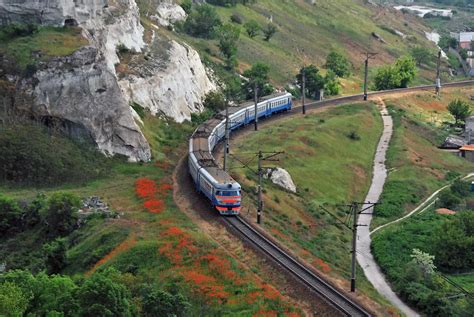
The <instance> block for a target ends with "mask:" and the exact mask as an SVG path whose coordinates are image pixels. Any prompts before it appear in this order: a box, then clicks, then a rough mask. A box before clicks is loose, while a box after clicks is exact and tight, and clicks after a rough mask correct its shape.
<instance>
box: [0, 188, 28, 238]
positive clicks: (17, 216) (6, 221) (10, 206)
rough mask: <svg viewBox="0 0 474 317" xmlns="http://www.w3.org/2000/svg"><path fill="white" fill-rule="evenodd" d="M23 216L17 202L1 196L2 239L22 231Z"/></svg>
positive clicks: (0, 222)
mask: <svg viewBox="0 0 474 317" xmlns="http://www.w3.org/2000/svg"><path fill="white" fill-rule="evenodd" d="M22 216H23V213H22V211H21V209H20V207H19V206H18V204H17V202H16V201H14V200H13V199H11V198H8V197H5V196H1V195H0V237H2V236H5V235H6V234H7V233H14V232H18V231H21V227H22Z"/></svg>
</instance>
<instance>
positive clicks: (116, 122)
mask: <svg viewBox="0 0 474 317" xmlns="http://www.w3.org/2000/svg"><path fill="white" fill-rule="evenodd" d="M98 57H99V55H98V52H97V49H96V48H94V47H91V46H89V47H85V48H82V49H80V50H79V51H77V52H75V53H74V54H73V55H71V56H68V57H62V58H56V59H54V60H53V61H51V62H48V63H46V64H41V65H40V70H39V71H37V72H36V73H35V74H34V77H33V79H28V80H23V82H22V85H23V88H24V89H23V90H24V91H27V92H29V94H30V95H31V96H32V97H33V98H34V100H35V104H34V105H32V108H34V109H32V110H33V112H34V113H35V115H36V116H38V117H51V118H57V119H59V120H61V121H62V122H65V123H66V124H67V126H68V127H69V130H71V128H70V127H73V130H74V131H76V133H77V132H78V133H81V134H82V135H87V134H88V135H89V136H90V138H91V139H92V140H93V141H94V142H95V143H96V144H97V147H98V148H99V149H100V150H101V151H103V152H104V153H106V154H114V153H118V154H123V155H125V156H127V157H129V158H130V160H132V161H137V160H142V161H148V160H149V159H150V158H151V153H150V147H149V145H148V143H147V141H146V140H145V138H144V136H143V135H142V133H141V131H140V129H139V127H138V126H137V124H136V123H135V121H134V119H133V116H132V113H131V111H130V107H129V105H128V104H127V103H126V102H125V100H124V99H123V98H122V96H121V94H120V88H119V87H118V84H117V80H116V77H115V76H114V74H112V73H111V72H110V71H109V70H108V69H107V66H106V65H105V62H104V61H103V59H100V58H98Z"/></svg>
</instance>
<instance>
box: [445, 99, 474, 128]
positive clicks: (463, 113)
mask: <svg viewBox="0 0 474 317" xmlns="http://www.w3.org/2000/svg"><path fill="white" fill-rule="evenodd" d="M448 111H449V113H450V114H451V115H452V116H453V117H454V120H455V125H460V124H461V122H462V121H464V120H466V118H467V117H469V116H470V115H471V107H470V105H469V103H467V102H466V101H463V100H461V99H456V100H453V101H451V102H450V103H449V105H448Z"/></svg>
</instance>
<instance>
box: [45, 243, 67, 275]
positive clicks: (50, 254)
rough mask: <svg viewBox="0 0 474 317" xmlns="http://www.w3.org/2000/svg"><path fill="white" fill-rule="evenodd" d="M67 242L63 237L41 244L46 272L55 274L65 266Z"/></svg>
mask: <svg viewBox="0 0 474 317" xmlns="http://www.w3.org/2000/svg"><path fill="white" fill-rule="evenodd" d="M66 251H67V242H66V239H64V238H57V239H56V240H54V241H52V242H50V243H46V244H44V245H43V252H44V254H45V257H46V270H47V273H48V274H57V273H59V272H61V270H62V269H63V268H64V267H65V266H66V264H67V261H66Z"/></svg>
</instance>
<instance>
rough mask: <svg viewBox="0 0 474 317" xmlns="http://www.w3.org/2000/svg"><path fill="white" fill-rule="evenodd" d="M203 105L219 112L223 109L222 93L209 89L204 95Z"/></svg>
mask: <svg viewBox="0 0 474 317" xmlns="http://www.w3.org/2000/svg"><path fill="white" fill-rule="evenodd" d="M204 107H206V108H207V109H210V110H212V111H213V112H219V111H222V110H224V109H225V100H224V95H223V94H221V93H220V92H217V91H211V92H209V93H208V94H207V95H206V98H205V99H204Z"/></svg>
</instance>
